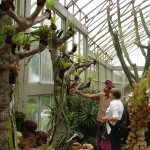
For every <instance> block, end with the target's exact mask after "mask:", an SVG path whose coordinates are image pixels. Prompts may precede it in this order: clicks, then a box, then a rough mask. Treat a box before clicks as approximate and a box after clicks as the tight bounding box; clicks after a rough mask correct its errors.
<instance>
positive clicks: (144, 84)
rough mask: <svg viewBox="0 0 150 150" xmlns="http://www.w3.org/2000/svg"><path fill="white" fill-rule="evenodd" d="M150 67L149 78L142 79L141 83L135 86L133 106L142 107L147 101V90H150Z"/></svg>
mask: <svg viewBox="0 0 150 150" xmlns="http://www.w3.org/2000/svg"><path fill="white" fill-rule="evenodd" d="M149 75H150V67H149V72H148V76H147V78H145V79H142V80H141V81H140V82H139V83H137V84H135V85H134V90H133V97H132V99H131V100H132V104H133V106H142V104H143V103H144V101H145V100H146V99H147V96H146V90H147V89H148V88H150V76H149Z"/></svg>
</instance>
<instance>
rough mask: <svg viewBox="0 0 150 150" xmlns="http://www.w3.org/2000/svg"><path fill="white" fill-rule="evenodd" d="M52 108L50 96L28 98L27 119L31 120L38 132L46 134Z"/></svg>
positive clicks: (52, 103) (52, 102) (52, 101)
mask: <svg viewBox="0 0 150 150" xmlns="http://www.w3.org/2000/svg"><path fill="white" fill-rule="evenodd" d="M53 106H54V100H53V96H52V95H46V96H29V97H28V102H27V117H26V118H27V119H28V120H32V121H34V122H35V123H37V125H38V130H40V131H44V132H48V131H47V129H49V126H48V125H50V124H49V122H50V121H51V117H52V116H51V115H52V114H51V113H52V110H51V108H50V107H53Z"/></svg>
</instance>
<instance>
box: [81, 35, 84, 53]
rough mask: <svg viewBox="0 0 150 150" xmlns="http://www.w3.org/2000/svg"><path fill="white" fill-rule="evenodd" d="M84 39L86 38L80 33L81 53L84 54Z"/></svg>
mask: <svg viewBox="0 0 150 150" xmlns="http://www.w3.org/2000/svg"><path fill="white" fill-rule="evenodd" d="M83 40H84V38H83V35H82V34H80V54H82V55H83V48H84V45H83Z"/></svg>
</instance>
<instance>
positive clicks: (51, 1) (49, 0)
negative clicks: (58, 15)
mask: <svg viewBox="0 0 150 150" xmlns="http://www.w3.org/2000/svg"><path fill="white" fill-rule="evenodd" d="M55 4H56V0H46V3H45V6H46V8H47V9H52V8H53V7H54V5H55Z"/></svg>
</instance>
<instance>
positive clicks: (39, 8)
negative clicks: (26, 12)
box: [27, 6, 43, 22]
mask: <svg viewBox="0 0 150 150" xmlns="http://www.w3.org/2000/svg"><path fill="white" fill-rule="evenodd" d="M42 8H43V7H42V6H37V7H36V9H35V10H34V12H33V13H32V14H31V16H30V17H28V18H27V20H29V21H30V22H34V20H35V19H36V18H37V17H38V15H39V14H40V12H41V10H42Z"/></svg>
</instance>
